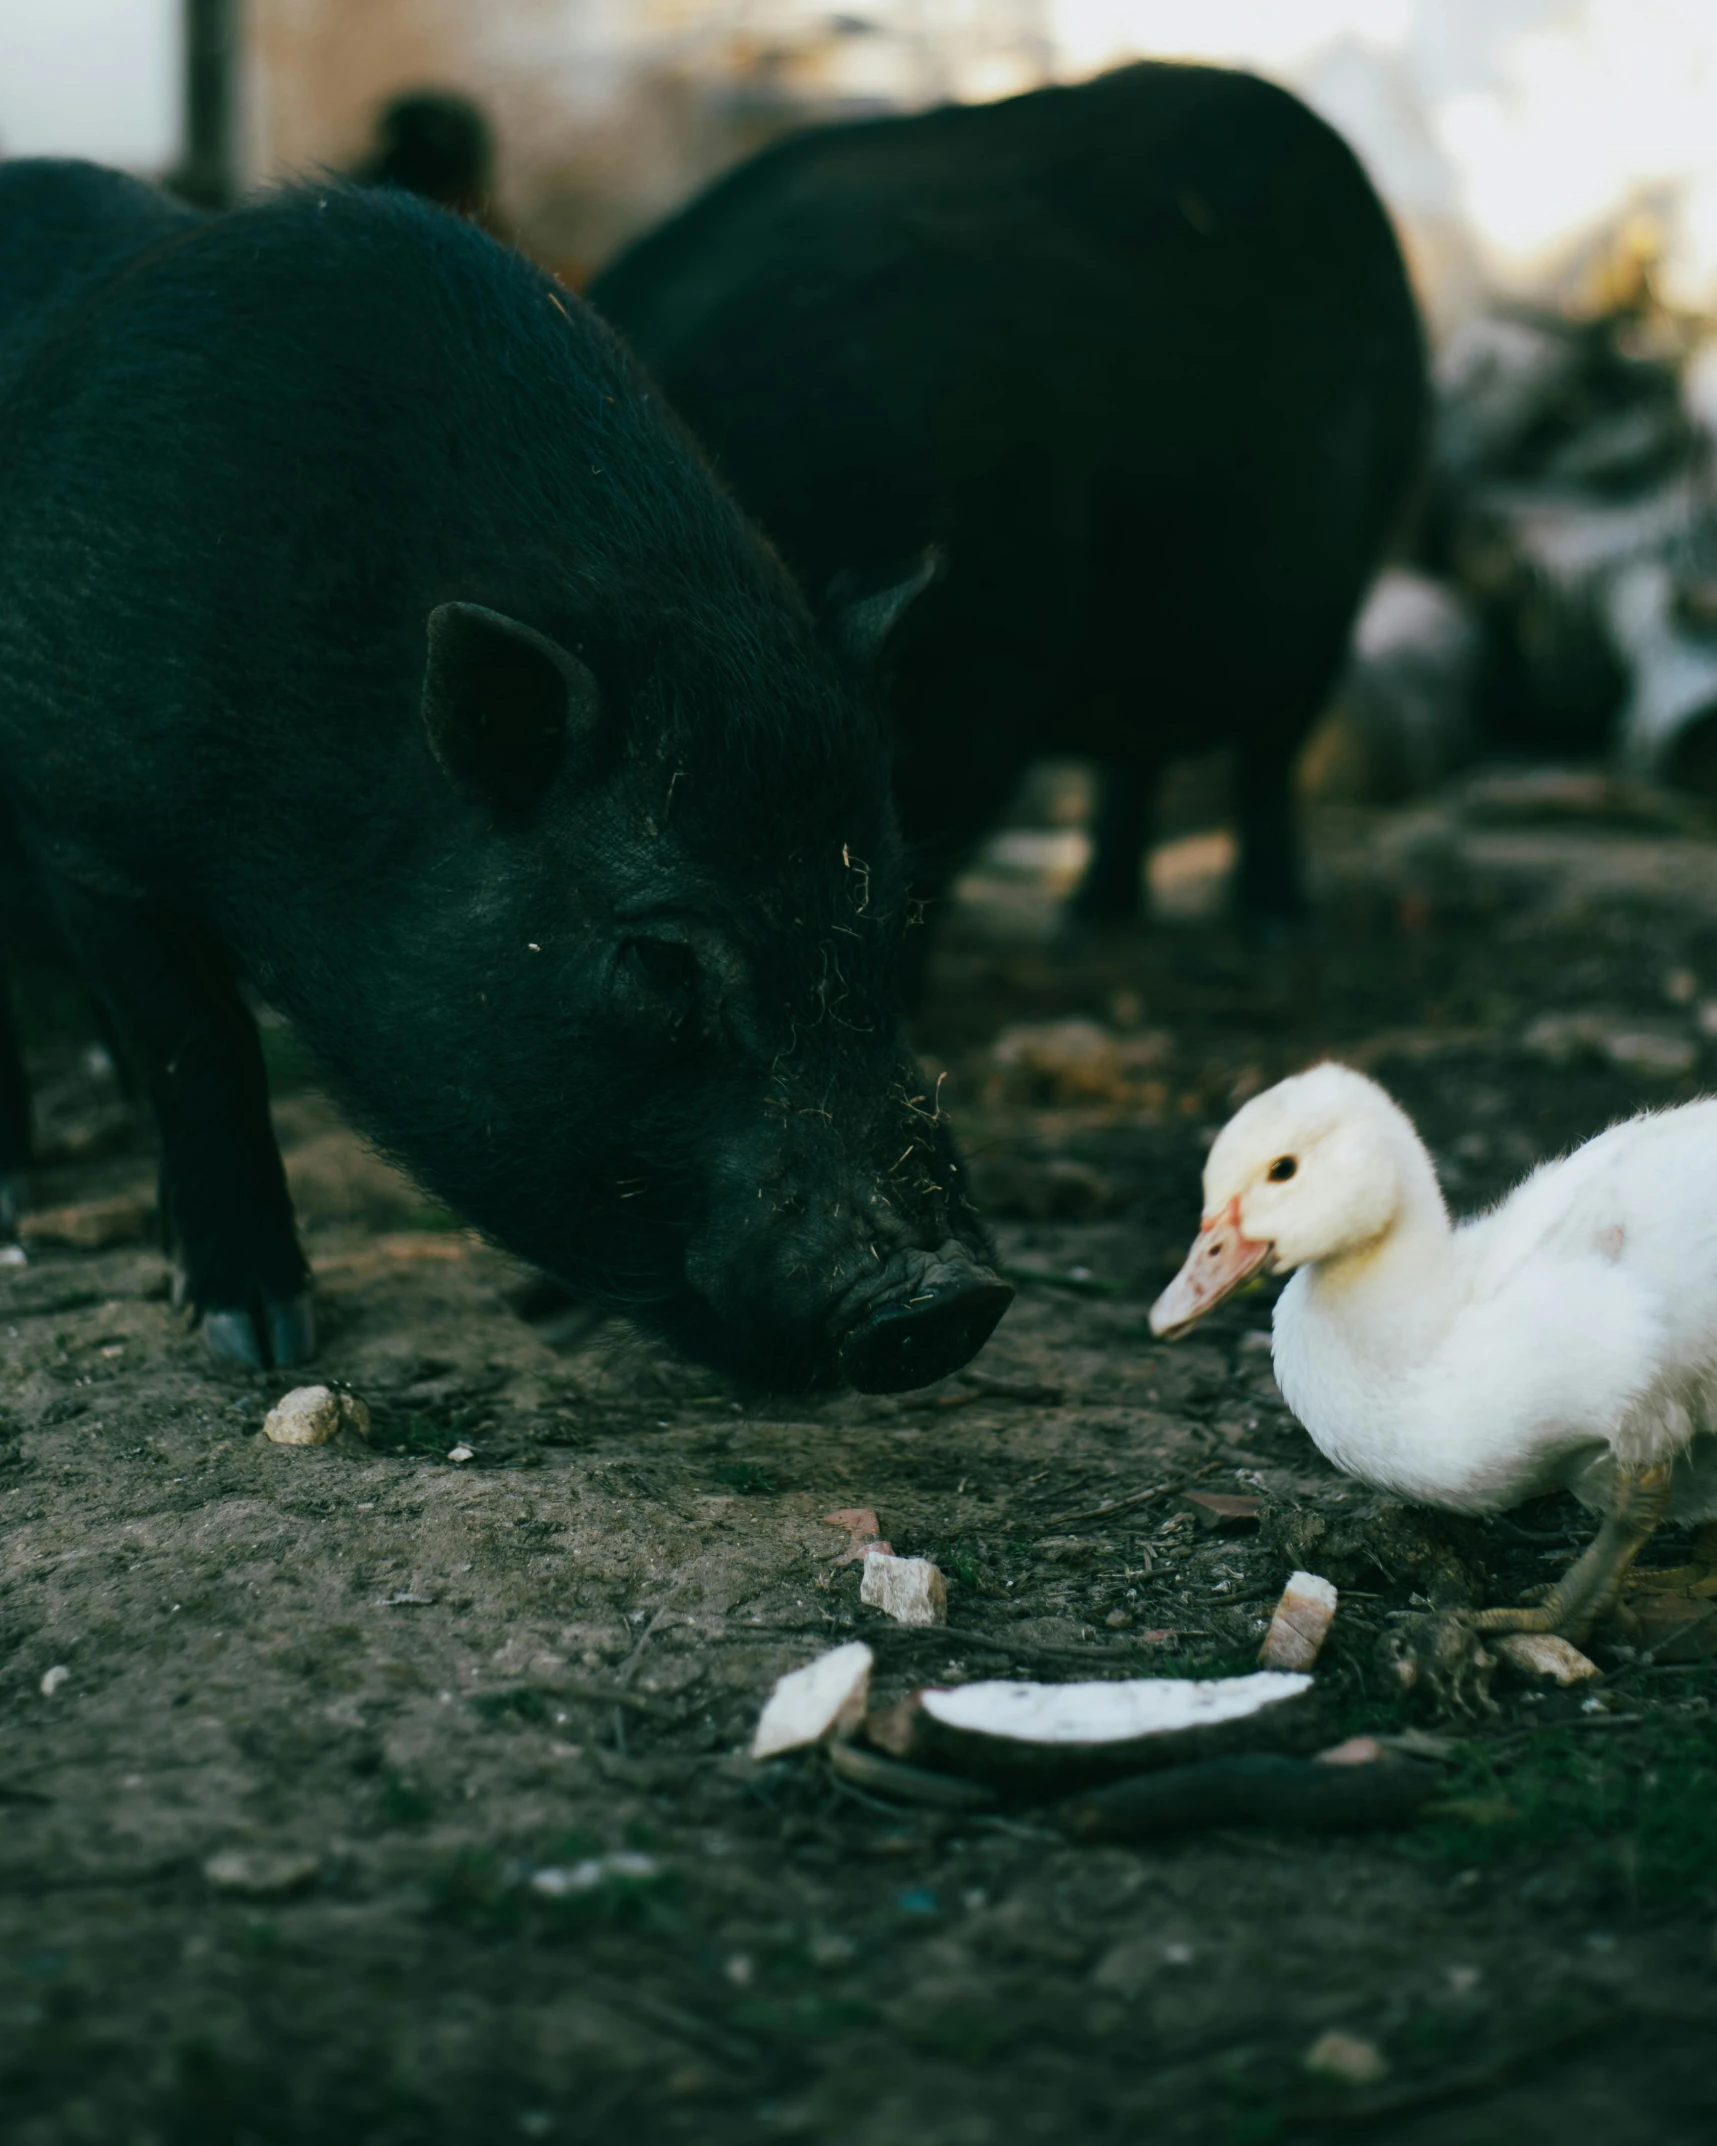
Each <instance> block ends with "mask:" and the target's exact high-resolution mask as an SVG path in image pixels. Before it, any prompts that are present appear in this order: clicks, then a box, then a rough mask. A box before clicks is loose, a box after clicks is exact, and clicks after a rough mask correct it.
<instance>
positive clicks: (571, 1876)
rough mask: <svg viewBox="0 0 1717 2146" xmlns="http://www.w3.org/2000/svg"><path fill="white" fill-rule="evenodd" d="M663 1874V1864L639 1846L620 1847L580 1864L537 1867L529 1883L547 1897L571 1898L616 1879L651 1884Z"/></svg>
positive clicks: (549, 1864)
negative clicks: (538, 1868)
mask: <svg viewBox="0 0 1717 2146" xmlns="http://www.w3.org/2000/svg"><path fill="white" fill-rule="evenodd" d="M661 1875H662V1866H661V1864H660V1863H659V1862H658V1861H657V1860H656V1858H655V1857H654V1856H653V1855H645V1854H644V1853H643V1851H642V1850H641V1849H636V1848H616V1849H614V1850H612V1851H611V1852H610V1853H609V1854H607V1855H592V1856H586V1857H585V1858H584V1860H583V1861H582V1862H578V1863H571V1864H560V1863H548V1864H544V1865H543V1867H542V1868H541V1869H540V1870H533V1871H532V1872H531V1874H530V1876H529V1878H528V1879H526V1881H525V1882H526V1885H527V1886H528V1887H529V1889H530V1890H531V1891H532V1892H533V1893H537V1894H540V1895H541V1897H542V1898H543V1899H545V1900H569V1899H572V1898H575V1897H576V1896H577V1895H578V1894H579V1893H593V1892H595V1890H596V1889H597V1887H598V1886H600V1885H605V1884H608V1883H609V1882H610V1881H612V1880H614V1879H620V1880H622V1881H623V1882H625V1883H629V1884H632V1885H648V1884H649V1883H651V1881H652V1880H654V1879H656V1878H659V1877H660V1876H661Z"/></svg>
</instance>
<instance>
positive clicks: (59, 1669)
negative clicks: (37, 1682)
mask: <svg viewBox="0 0 1717 2146" xmlns="http://www.w3.org/2000/svg"><path fill="white" fill-rule="evenodd" d="M71 1680H72V1673H71V1671H70V1670H69V1669H68V1668H67V1667H66V1665H65V1663H64V1662H56V1663H55V1664H54V1666H53V1667H52V1669H44V1670H43V1671H42V1683H41V1693H42V1697H43V1698H44V1699H51V1698H52V1697H53V1696H54V1694H55V1692H57V1691H58V1690H59V1689H60V1687H61V1685H62V1684H69V1683H70V1682H71Z"/></svg>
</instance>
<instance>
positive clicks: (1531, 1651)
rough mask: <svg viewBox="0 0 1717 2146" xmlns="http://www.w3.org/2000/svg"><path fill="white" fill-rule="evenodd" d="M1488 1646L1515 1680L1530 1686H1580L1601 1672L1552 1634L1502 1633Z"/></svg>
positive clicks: (1569, 1644)
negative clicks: (1528, 1682) (1529, 1682)
mask: <svg viewBox="0 0 1717 2146" xmlns="http://www.w3.org/2000/svg"><path fill="white" fill-rule="evenodd" d="M1491 1645H1492V1646H1493V1647H1494V1648H1495V1649H1496V1651H1497V1653H1498V1654H1500V1655H1501V1656H1502V1659H1503V1660H1504V1661H1505V1662H1506V1663H1507V1664H1508V1666H1509V1668H1510V1669H1512V1670H1513V1671H1514V1673H1515V1675H1516V1676H1517V1677H1526V1678H1528V1679H1529V1680H1530V1681H1531V1682H1532V1683H1534V1684H1560V1685H1563V1686H1564V1687H1566V1686H1567V1685H1569V1684H1584V1683H1585V1681H1586V1679H1587V1678H1588V1677H1595V1676H1598V1675H1600V1674H1601V1673H1602V1672H1601V1671H1600V1670H1599V1668H1598V1665H1597V1663H1596V1662H1593V1661H1588V1660H1587V1659H1586V1657H1585V1655H1583V1654H1582V1653H1581V1652H1580V1650H1579V1648H1578V1647H1576V1646H1574V1645H1573V1644H1572V1643H1571V1642H1570V1641H1568V1640H1566V1639H1562V1638H1560V1637H1559V1636H1558V1635H1557V1634H1556V1633H1555V1632H1503V1633H1501V1634H1500V1635H1499V1636H1498V1637H1497V1638H1495V1639H1493V1640H1492V1641H1491Z"/></svg>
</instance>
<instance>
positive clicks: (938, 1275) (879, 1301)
mask: <svg viewBox="0 0 1717 2146" xmlns="http://www.w3.org/2000/svg"><path fill="white" fill-rule="evenodd" d="M1013 1294H1014V1293H1013V1291H1012V1289H1010V1288H1009V1287H1008V1285H1007V1283H1006V1282H1004V1281H1003V1280H1001V1278H1000V1277H999V1276H998V1275H996V1274H995V1273H993V1272H992V1271H991V1269H990V1268H988V1267H983V1266H979V1265H977V1264H976V1263H975V1262H974V1261H973V1259H972V1257H971V1255H970V1254H969V1253H968V1252H967V1251H966V1249H965V1247H964V1246H963V1245H960V1244H958V1243H955V1242H953V1241H950V1242H949V1243H947V1244H944V1245H943V1246H941V1248H940V1249H939V1250H937V1251H935V1252H926V1251H922V1250H913V1251H910V1252H897V1253H896V1254H895V1256H894V1258H893V1259H891V1260H890V1261H889V1263H888V1265H887V1266H886V1267H885V1268H884V1270H883V1272H882V1274H881V1275H879V1276H875V1277H872V1278H871V1279H870V1280H869V1281H868V1282H867V1283H866V1285H865V1287H864V1290H863V1293H862V1295H859V1294H856V1293H854V1294H850V1295H849V1296H848V1297H846V1298H844V1299H843V1300H842V1304H841V1308H840V1314H839V1315H838V1316H837V1320H836V1326H835V1331H836V1334H837V1336H838V1339H837V1341H836V1351H835V1353H836V1363H837V1365H838V1370H839V1375H840V1377H841V1378H843V1379H844V1380H845V1381H846V1382H847V1384H848V1385H849V1386H854V1387H856V1388H857V1389H858V1391H859V1392H860V1393H906V1392H909V1391H910V1390H911V1389H912V1388H913V1387H915V1386H929V1385H931V1384H933V1383H934V1381H935V1380H937V1379H941V1378H946V1377H947V1376H948V1375H949V1373H950V1372H953V1371H958V1370H959V1369H960V1368H961V1366H962V1365H964V1364H969V1363H970V1362H971V1360H972V1358H973V1357H974V1356H976V1355H977V1353H978V1351H979V1350H980V1349H981V1348H982V1347H983V1346H984V1343H985V1342H986V1341H988V1340H989V1338H990V1336H991V1335H992V1334H993V1333H994V1332H995V1330H996V1325H997V1322H998V1321H999V1320H1000V1318H1001V1316H1002V1314H1003V1312H1005V1311H1006V1310H1007V1308H1008V1306H1009V1305H1010V1304H1011V1303H1012V1302H1013Z"/></svg>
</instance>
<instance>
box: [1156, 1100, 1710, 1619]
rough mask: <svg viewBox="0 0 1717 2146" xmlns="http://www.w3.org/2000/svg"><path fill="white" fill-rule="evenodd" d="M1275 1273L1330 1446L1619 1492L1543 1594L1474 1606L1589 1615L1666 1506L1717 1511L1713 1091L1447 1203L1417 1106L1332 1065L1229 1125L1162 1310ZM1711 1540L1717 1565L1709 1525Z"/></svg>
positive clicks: (1483, 1505)
mask: <svg viewBox="0 0 1717 2146" xmlns="http://www.w3.org/2000/svg"><path fill="white" fill-rule="evenodd" d="M1260 1272H1270V1273H1288V1272H1292V1274H1293V1280H1292V1281H1291V1282H1290V1283H1289V1284H1288V1287H1287V1288H1286V1289H1285V1290H1284V1291H1283V1292H1282V1295H1281V1297H1280V1298H1279V1300H1278V1301H1277V1305H1276V1316H1275V1334H1274V1347H1273V1353H1274V1361H1275V1370H1276V1380H1277V1383H1278V1384H1279V1385H1280V1387H1281V1389H1282V1393H1283V1395H1284V1397H1285V1398H1286V1400H1287V1402H1288V1405H1289V1407H1290V1408H1292V1409H1293V1411H1294V1413H1295V1415H1297V1416H1298V1417H1299V1419H1300V1421H1301V1422H1302V1423H1303V1424H1304V1425H1305V1427H1306V1429H1307V1430H1308V1431H1309V1432H1310V1433H1311V1436H1312V1438H1313V1440H1314V1441H1315V1442H1316V1444H1317V1445H1318V1447H1319V1448H1320V1450H1321V1451H1322V1452H1323V1453H1325V1454H1326V1455H1327V1456H1328V1458H1329V1459H1330V1460H1332V1461H1333V1462H1334V1463H1335V1464H1336V1466H1337V1467H1338V1468H1341V1469H1343V1470H1344V1471H1345V1472H1346V1473H1348V1474H1349V1475H1353V1476H1357V1477H1358V1478H1359V1479H1360V1480H1361V1481H1362V1482H1366V1483H1373V1484H1376V1485H1378V1486H1379V1487H1381V1488H1383V1489H1387V1490H1393V1491H1396V1492H1398V1493H1399V1494H1400V1495H1401V1496H1403V1497H1405V1498H1409V1499H1412V1500H1414V1501H1416V1502H1418V1503H1420V1504H1425V1505H1441V1506H1450V1507H1454V1508H1456V1509H1457V1510H1460V1511H1463V1512H1476V1513H1492V1512H1500V1511H1502V1510H1504V1509H1505V1508H1507V1507H1508V1506H1511V1505H1517V1504H1519V1503H1520V1502H1521V1501H1522V1500H1523V1499H1526V1498H1531V1497H1535V1496H1537V1495H1539V1494H1540V1493H1541V1492H1544V1491H1548V1490H1554V1489H1557V1488H1566V1489H1569V1490H1572V1491H1573V1492H1574V1493H1575V1495H1576V1496H1577V1497H1579V1498H1580V1499H1581V1500H1582V1501H1583V1502H1584V1503H1585V1504H1587V1505H1589V1506H1592V1507H1595V1508H1596V1509H1598V1510H1599V1511H1601V1512H1602V1513H1603V1514H1604V1515H1605V1519H1604V1523H1603V1526H1602V1528H1601V1530H1600V1532H1599V1534H1598V1537H1597V1539H1596V1540H1595V1541H1594V1542H1593V1544H1592V1545H1591V1547H1590V1548H1589V1549H1588V1550H1587V1551H1586V1552H1585V1554H1584V1555H1583V1556H1582V1557H1581V1558H1580V1559H1579V1560H1578V1562H1577V1563H1576V1564H1575V1565H1574V1566H1573V1567H1572V1569H1571V1570H1570V1571H1569V1572H1568V1573H1567V1574H1566V1575H1565V1576H1564V1577H1563V1579H1562V1580H1560V1581H1559V1582H1558V1583H1557V1585H1556V1586H1555V1587H1554V1588H1553V1589H1551V1590H1550V1593H1549V1595H1548V1598H1547V1599H1546V1600H1545V1601H1544V1602H1543V1603H1542V1604H1541V1605H1539V1606H1537V1607H1534V1608H1532V1609H1495V1610H1486V1611H1482V1612H1479V1613H1478V1614H1477V1615H1475V1616H1473V1617H1471V1618H1470V1619H1468V1620H1467V1621H1468V1623H1469V1625H1470V1626H1471V1628H1473V1629H1475V1630H1477V1631H1539V1632H1559V1633H1561V1634H1562V1635H1563V1636H1564V1637H1566V1638H1569V1639H1579V1638H1582V1637H1583V1636H1584V1634H1585V1633H1586V1631H1587V1630H1588V1629H1589V1628H1590V1626H1591V1625H1592V1623H1593V1622H1594V1621H1595V1620H1596V1619H1597V1618H1598V1617H1600V1616H1601V1615H1603V1613H1604V1612H1605V1611H1606V1610H1607V1609H1609V1608H1610V1606H1611V1605H1612V1604H1613V1603H1614V1601H1615V1599H1616V1597H1617V1595H1618V1593H1619V1592H1620V1589H1621V1586H1622V1582H1623V1580H1624V1578H1625V1577H1626V1575H1627V1571H1628V1568H1629V1566H1630V1565H1631V1564H1632V1562H1633V1560H1634V1558H1635V1557H1636V1556H1637V1555H1638V1553H1639V1551H1640V1549H1641V1547H1642V1546H1643V1545H1644V1543H1645V1542H1646V1541H1647V1540H1648V1538H1649V1537H1650V1535H1651V1533H1652V1531H1653V1529H1654V1528H1655V1527H1656V1526H1657V1525H1658V1523H1659V1521H1661V1520H1662V1519H1664V1518H1665V1517H1668V1516H1670V1515H1672V1514H1673V1516H1674V1517H1676V1518H1677V1519H1682V1520H1691V1521H1704V1522H1707V1523H1709V1522H1711V1521H1712V1519H1713V1516H1717V1100H1713V1101H1706V1102H1699V1103H1689V1104H1687V1105H1685V1106H1684V1107H1683V1108H1681V1109H1679V1110H1668V1111H1663V1112H1660V1113H1656V1114H1654V1115H1650V1116H1645V1117H1638V1118H1631V1119H1629V1120H1628V1121H1627V1123H1626V1124H1623V1125H1617V1126H1613V1127H1612V1128H1611V1129H1610V1130H1609V1131H1608V1132H1606V1133H1602V1134H1600V1135H1599V1137H1598V1138H1597V1139H1595V1140H1592V1141H1589V1142H1588V1143H1587V1145H1586V1146H1584V1147H1582V1148H1579V1149H1577V1150H1576V1151H1575V1153H1574V1154H1572V1155H1569V1156H1567V1157H1565V1158H1564V1159H1563V1160H1562V1161H1559V1162H1551V1163H1546V1164H1545V1165H1544V1166H1543V1167H1542V1168H1541V1169H1539V1170H1537V1171H1535V1172H1534V1173H1533V1175H1532V1176H1531V1177H1529V1178H1527V1179H1526V1181H1525V1182H1524V1183H1523V1184H1521V1185H1520V1186H1518V1187H1517V1188H1516V1190H1515V1191H1514V1192H1512V1193H1511V1194H1510V1195H1509V1197H1508V1198H1507V1199H1506V1200H1504V1201H1503V1202H1502V1204H1501V1205H1500V1206H1499V1207H1496V1208H1494V1209H1493V1210H1492V1211H1491V1212H1490V1213H1488V1214H1485V1215H1480V1216H1477V1217H1475V1218H1474V1219H1473V1220H1471V1221H1468V1222H1463V1223H1461V1224H1459V1225H1458V1226H1451V1224H1450V1221H1449V1215H1448V1210H1447V1208H1446V1207H1445V1206H1444V1204H1443V1195H1442V1191H1441V1188H1440V1187H1439V1186H1438V1183H1437V1176H1436V1172H1435V1170H1434V1169H1433V1167H1432V1164H1431V1158H1430V1156H1429V1155H1428V1154H1427V1153H1426V1151H1425V1146H1424V1143H1423V1142H1422V1141H1421V1140H1420V1138H1419V1136H1418V1134H1417V1133H1416V1132H1415V1131H1414V1129H1413V1125H1412V1123H1411V1121H1410V1120H1409V1119H1408V1117H1407V1116H1406V1114H1405V1112H1403V1111H1402V1110H1401V1109H1400V1108H1399V1107H1398V1105H1397V1104H1395V1103H1394V1102H1393V1101H1391V1099H1390V1098H1389V1097H1388V1096H1387V1095H1386V1094H1385V1093H1384V1092H1383V1090H1382V1089H1381V1088H1380V1087H1378V1085H1377V1084H1376V1082H1375V1081H1371V1080H1368V1079H1367V1078H1366V1077H1365V1076H1364V1075H1363V1074H1361V1073H1355V1072H1353V1071H1351V1070H1350V1069H1349V1068H1348V1067H1346V1066H1339V1065H1320V1066H1314V1067H1313V1068H1312V1070H1311V1071H1310V1072H1307V1073H1300V1074H1296V1075H1295V1076H1294V1077H1293V1078H1292V1079H1291V1080H1285V1081H1282V1082H1281V1083H1280V1084H1279V1085H1278V1086H1276V1087H1274V1088H1270V1089H1268V1090H1266V1091H1265V1093H1264V1094H1262V1095H1259V1096H1255V1097H1254V1098H1253V1100H1252V1101H1251V1102H1249V1103H1248V1104H1247V1105H1246V1106H1245V1107H1244V1109H1242V1110H1241V1111H1240V1112H1239V1113H1238V1114H1237V1115H1236V1116H1235V1117H1234V1118H1233V1119H1232V1120H1231V1121H1230V1123H1229V1124H1228V1125H1227V1126H1225V1127H1224V1128H1223V1130H1222V1132H1221V1134H1220V1135H1219V1136H1218V1138H1217V1141H1216V1144H1215V1146H1214V1147H1213V1148H1212V1149H1211V1151H1210V1157H1209V1160H1208V1162H1207V1163H1206V1165H1205V1171H1204V1220H1203V1223H1202V1225H1201V1227H1200V1230H1199V1234H1198V1237H1197V1240H1196V1241H1195V1243H1194V1244H1193V1247H1192V1250H1191V1252H1190V1253H1188V1255H1187V1259H1186V1263H1185V1265H1184V1266H1183V1267H1182V1268H1181V1270H1180V1273H1179V1274H1178V1275H1177V1276H1176V1277H1175V1279H1174V1281H1172V1282H1171V1283H1170V1284H1169V1286H1168V1288H1167V1289H1166V1290H1164V1292H1163V1294H1162V1295H1161V1297H1159V1298H1158V1300H1157V1302H1156V1304H1155V1305H1154V1306H1153V1308H1152V1311H1151V1325H1152V1328H1153V1329H1154V1330H1155V1331H1156V1332H1157V1333H1158V1334H1163V1335H1174V1334H1178V1333H1181V1332H1184V1331H1185V1329H1186V1328H1187V1327H1188V1326H1190V1325H1191V1324H1192V1323H1193V1322H1194V1321H1195V1320H1197V1319H1199V1318H1201V1317H1202V1316H1203V1315H1204V1314H1205V1313H1206V1312H1207V1311H1209V1310H1210V1309H1211V1307H1212V1306H1213V1305H1215V1304H1218V1303H1220V1302H1221V1301H1222V1299H1223V1298H1224V1297H1226V1296H1227V1295H1228V1294H1229V1293H1230V1292H1231V1291H1232V1290H1234V1289H1236V1288H1238V1287H1239V1285H1240V1284H1241V1283H1242V1282H1244V1281H1245V1280H1246V1279H1247V1278H1248V1276H1250V1275H1252V1274H1256V1273H1260ZM1700 1556H1701V1558H1702V1560H1703V1561H1704V1563H1705V1564H1707V1565H1708V1564H1713V1563H1717V1526H1710V1525H1708V1526H1707V1527H1705V1528H1704V1529H1703V1530H1702V1531H1701V1535H1700ZM1657 1577H1659V1576H1657V1575H1650V1576H1648V1575H1644V1574H1642V1575H1641V1580H1642V1582H1643V1581H1645V1580H1646V1579H1648V1578H1657ZM1661 1578H1662V1579H1663V1580H1665V1581H1670V1580H1673V1581H1675V1582H1676V1583H1678V1584H1687V1583H1689V1582H1691V1583H1693V1584H1694V1585H1695V1586H1696V1588H1697V1591H1698V1592H1700V1593H1708V1592H1717V1581H1712V1582H1709V1583H1701V1580H1700V1571H1699V1570H1697V1569H1696V1570H1692V1571H1687V1572H1682V1573H1677V1574H1674V1575H1669V1574H1665V1575H1662V1576H1661Z"/></svg>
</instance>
